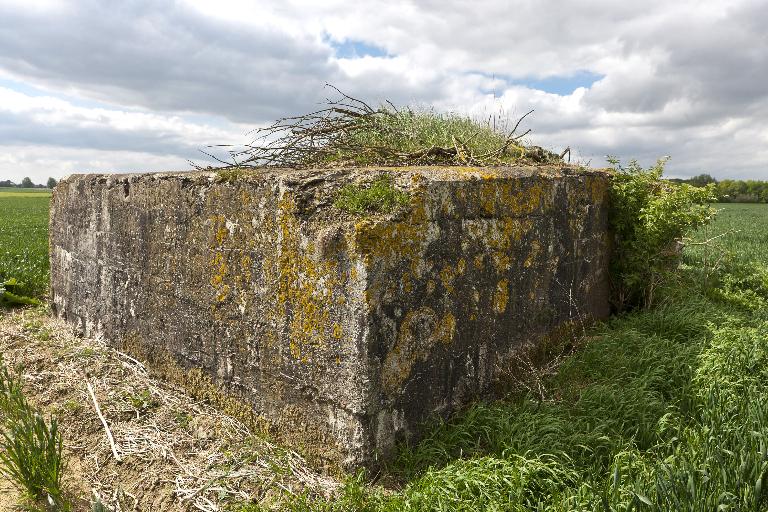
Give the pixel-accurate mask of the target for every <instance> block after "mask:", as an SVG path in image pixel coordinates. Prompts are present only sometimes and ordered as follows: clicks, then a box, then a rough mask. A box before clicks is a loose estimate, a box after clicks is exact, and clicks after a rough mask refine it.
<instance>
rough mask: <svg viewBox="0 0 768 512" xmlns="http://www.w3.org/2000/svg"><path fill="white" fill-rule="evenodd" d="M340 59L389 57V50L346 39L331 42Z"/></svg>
mask: <svg viewBox="0 0 768 512" xmlns="http://www.w3.org/2000/svg"><path fill="white" fill-rule="evenodd" d="M329 43H330V45H331V46H332V47H333V49H334V50H335V52H336V57H338V58H340V59H360V58H362V57H387V56H388V54H387V50H385V49H384V48H381V47H379V46H374V45H372V44H368V43H364V42H363V41H354V40H351V39H346V40H344V41H342V42H338V41H329Z"/></svg>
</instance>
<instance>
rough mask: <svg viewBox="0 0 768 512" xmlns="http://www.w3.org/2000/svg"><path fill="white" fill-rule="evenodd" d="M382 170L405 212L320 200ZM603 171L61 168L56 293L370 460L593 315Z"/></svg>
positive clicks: (270, 415) (601, 303)
mask: <svg viewBox="0 0 768 512" xmlns="http://www.w3.org/2000/svg"><path fill="white" fill-rule="evenodd" d="M384 172H386V173H390V174H391V175H392V176H393V177H394V179H395V182H396V184H397V186H398V187H399V188H401V189H403V190H407V191H408V192H409V193H410V196H411V199H410V204H409V206H408V207H406V208H404V209H403V210H401V211H400V212H398V213H395V214H390V215H384V214H377V215H371V216H353V215H351V214H347V213H343V212H341V211H340V210H338V209H337V208H335V207H334V206H333V201H334V198H335V197H336V195H337V193H338V190H339V189H340V188H341V187H342V186H344V185H345V184H348V183H350V182H365V181H366V180H370V179H372V178H373V177H374V176H375V175H377V174H381V173H384ZM607 185H608V178H607V176H606V175H605V174H603V173H599V172H583V171H582V172H578V171H574V170H569V169H560V168H543V169H542V168H539V169H533V168H519V169H492V170H489V169H472V168H405V169H388V170H372V169H367V170H360V169H358V170H332V171H329V170H323V171H313V170H303V171H295V170H294V171H287V170H282V171H264V172H261V173H257V174H251V175H247V176H241V177H239V178H238V179H237V180H235V181H233V182H219V181H218V180H217V179H216V174H215V173H204V172H195V173H176V174H171V173H166V174H132V175H76V176H72V177H70V178H68V179H66V180H64V181H62V182H61V183H60V184H59V185H58V186H57V187H56V190H55V191H54V195H53V201H52V210H51V231H50V233H51V296H52V301H53V304H54V309H55V311H56V313H57V314H58V315H59V316H61V317H62V318H65V319H67V320H68V321H70V322H72V323H74V324H76V325H78V326H79V327H80V328H81V329H82V330H83V331H84V332H86V333H88V334H93V333H102V334H103V335H104V336H105V338H106V339H107V340H108V341H109V342H110V343H112V344H114V345H117V346H120V347H123V348H125V349H126V350H131V351H133V352H135V353H139V354H140V355H141V356H143V357H148V358H150V359H153V358H155V359H156V358H157V357H155V356H160V355H170V356H171V357H172V358H173V360H174V361H175V363H176V364H178V365H180V366H181V367H183V368H193V367H200V368H202V369H204V370H205V371H206V372H208V373H209V374H210V375H211V376H212V377H213V378H214V380H215V381H216V382H217V383H219V384H220V385H221V386H222V387H223V388H225V389H226V390H227V391H228V392H230V393H233V394H235V395H236V396H240V397H243V398H245V399H247V401H249V402H250V403H251V404H252V406H253V407H254V409H255V410H256V411H258V413H259V414H261V415H262V416H263V417H264V418H266V419H267V420H269V422H270V423H271V424H273V425H275V427H276V428H277V430H278V431H279V432H280V434H281V436H282V437H283V438H284V439H285V440H286V441H287V442H289V443H292V444H295V445H299V446H301V447H302V448H303V449H304V450H305V451H306V452H307V453H309V454H311V455H319V456H321V457H323V458H327V459H331V460H335V461H337V462H340V463H341V464H343V465H344V466H347V467H355V466H359V465H361V464H370V463H372V462H373V461H374V460H376V458H377V457H386V456H387V454H389V453H390V452H391V449H392V448H393V446H394V443H395V442H396V441H397V440H398V439H402V438H404V437H410V436H417V435H418V432H419V430H418V429H419V424H420V423H421V422H423V421H424V420H425V419H427V418H428V417H430V416H431V415H435V414H439V415H447V414H449V413H450V412H451V411H454V410H456V408H458V407H460V406H462V405H463V404H466V403H467V402H469V401H470V400H472V399H474V398H476V397H478V396H481V395H482V393H483V391H484V390H486V389H487V387H488V385H489V383H491V381H492V380H493V379H494V378H495V377H496V376H497V375H498V374H499V371H500V368H502V367H503V365H504V362H505V359H506V358H507V357H508V356H509V355H510V353H511V352H512V351H514V350H515V349H516V348H517V347H519V346H520V345H521V343H523V342H524V341H525V340H527V339H532V338H533V337H536V336H538V335H542V334H546V333H548V332H552V331H553V330H554V329H557V328H558V327H559V326H562V325H563V324H564V323H567V322H571V321H574V320H578V319H587V318H590V317H597V318H601V317H605V316H606V315H607V313H608V303H607V279H608V276H607V267H608V255H607V240H608V236H607V229H606V207H605V201H606V194H607Z"/></svg>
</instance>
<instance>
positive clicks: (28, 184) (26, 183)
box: [0, 176, 58, 188]
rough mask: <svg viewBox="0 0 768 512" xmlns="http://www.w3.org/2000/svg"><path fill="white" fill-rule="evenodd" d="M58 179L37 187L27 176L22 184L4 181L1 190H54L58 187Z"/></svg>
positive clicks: (51, 179)
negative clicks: (3, 188) (8, 188)
mask: <svg viewBox="0 0 768 512" xmlns="http://www.w3.org/2000/svg"><path fill="white" fill-rule="evenodd" d="M56 183H58V182H57V181H56V179H54V178H48V181H47V182H46V184H45V185H35V184H34V183H32V180H31V179H30V178H29V176H27V177H26V178H24V179H23V180H21V183H18V184H17V183H14V182H12V181H11V180H3V181H0V188H2V187H13V188H53V187H55V186H56Z"/></svg>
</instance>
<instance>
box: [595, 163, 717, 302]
mask: <svg viewBox="0 0 768 512" xmlns="http://www.w3.org/2000/svg"><path fill="white" fill-rule="evenodd" d="M608 161H609V162H610V163H611V164H612V166H613V170H614V175H613V179H612V185H611V208H610V213H609V222H610V227H611V229H612V231H613V237H614V238H613V242H614V244H613V256H612V261H611V277H612V285H613V302H614V306H615V308H616V309H617V310H619V311H620V310H624V309H627V308H632V307H637V306H642V307H646V308H647V307H650V306H651V305H652V304H653V303H654V299H655V293H656V292H657V290H658V288H659V287H660V286H661V285H662V284H663V283H664V282H665V280H666V278H667V277H668V276H669V274H670V272H671V271H672V270H674V269H675V268H676V267H677V263H678V261H679V258H680V255H681V250H682V241H683V236H684V235H685V234H686V233H687V232H689V231H690V230H693V229H696V228H698V227H699V226H701V225H703V224H705V223H707V222H709V220H710V219H711V218H712V217H713V215H714V214H715V210H714V209H713V208H712V207H710V206H709V205H708V203H710V202H712V201H714V199H715V196H714V189H713V187H712V186H711V185H709V186H707V187H703V188H697V187H693V186H691V185H687V184H682V185H678V184H674V183H670V182H668V181H666V180H663V179H662V178H661V176H662V173H663V172H664V164H665V163H666V159H660V160H659V161H657V162H656V165H654V166H652V167H650V168H648V169H643V168H642V167H641V166H640V165H639V164H638V163H637V161H635V160H632V161H630V162H629V165H628V166H627V167H623V166H622V165H621V163H620V162H619V160H617V159H615V158H609V159H608Z"/></svg>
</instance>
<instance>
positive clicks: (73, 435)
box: [0, 308, 339, 512]
mask: <svg viewBox="0 0 768 512" xmlns="http://www.w3.org/2000/svg"><path fill="white" fill-rule="evenodd" d="M0 353H2V354H3V358H4V359H5V361H6V364H7V365H8V366H9V367H11V368H15V369H17V371H19V373H20V374H21V375H22V379H23V382H24V389H25V392H26V393H27V396H28V398H29V399H30V401H31V402H32V403H33V404H35V405H36V406H38V407H39V408H40V409H41V410H43V411H44V412H45V413H46V414H55V415H56V416H57V417H58V419H59V422H60V428H61V430H62V432H63V435H64V443H65V452H66V460H67V471H66V473H65V487H66V489H67V491H68V493H69V494H70V496H71V497H72V499H73V501H75V504H76V506H75V508H76V510H89V506H88V503H89V502H90V501H93V500H95V499H100V500H101V501H102V502H103V503H104V504H106V505H107V506H109V507H110V508H113V509H115V510H121V511H129V510H204V511H218V510H226V509H227V508H231V507H233V506H235V505H237V504H245V503H258V504H260V505H262V506H265V507H279V504H280V502H281V501H282V500H283V499H284V498H285V497H286V496H288V495H290V494H295V493H309V494H315V495H322V496H330V495H331V494H332V493H333V492H334V490H335V489H337V488H338V485H339V484H338V482H337V481H336V480H334V479H332V478H329V477H327V476H323V475H322V474H321V473H320V472H318V471H317V470H315V469H313V468H312V467H310V466H309V465H308V464H307V463H306V462H305V460H304V459H303V458H302V457H301V456H300V455H299V454H298V453H296V452H293V451H290V450H286V449H283V448H280V447H278V446H277V445H275V444H274V443H272V442H270V441H269V440H268V439H265V438H264V437H263V436H261V435H257V434H256V433H254V432H253V431H251V430H250V429H248V428H247V427H246V426H245V425H244V424H243V423H241V422H240V421H239V420H237V419H235V418H233V417H231V416H228V415H226V414H223V413H222V412H220V411H219V410H217V409H215V408H214V407H212V406H211V405H209V404H207V403H205V402H200V401H196V400H194V399H193V398H191V397H190V396H189V395H188V394H187V393H185V392H184V390H182V389H179V388H176V387H174V386H172V385H171V384H168V383H166V382H163V381H160V380H159V379H157V378H155V377H153V375H152V374H151V372H150V371H149V370H148V369H147V368H146V367H145V366H144V365H143V364H142V362H140V361H137V360H136V359H133V358H132V357H130V356H128V355H126V354H123V353H121V352H119V351H117V350H114V349H112V348H109V347H107V346H106V345H105V344H104V343H103V341H102V340H99V339H89V338H79V337H77V336H75V335H74V334H73V333H72V331H71V330H70V328H69V327H68V326H66V325H65V324H64V323H62V322H60V321H58V320H55V319H53V318H52V317H50V316H49V315H48V313H47V312H46V311H45V310H43V309H41V308H38V309H33V310H22V311H16V312H0ZM88 384H90V385H91V387H92V389H93V392H94V395H93V396H94V397H95V399H96V402H97V403H98V405H99V408H100V410H101V412H102V415H103V417H104V421H106V424H107V428H108V429H109V431H110V433H111V434H112V436H113V438H114V447H112V446H111V445H110V442H109V440H108V436H107V432H106V430H107V429H106V428H105V426H104V423H103V422H102V420H101V419H100V418H99V416H98V415H97V413H96V410H95V406H94V401H93V398H92V397H91V394H90V392H89V390H88ZM118 459H119V460H118ZM18 499H19V494H18V493H17V492H15V491H14V490H13V487H12V486H10V485H9V483H8V482H7V481H3V480H2V479H0V512H5V511H6V510H8V511H10V510H14V508H13V507H14V506H15V505H16V504H17V502H18Z"/></svg>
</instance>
